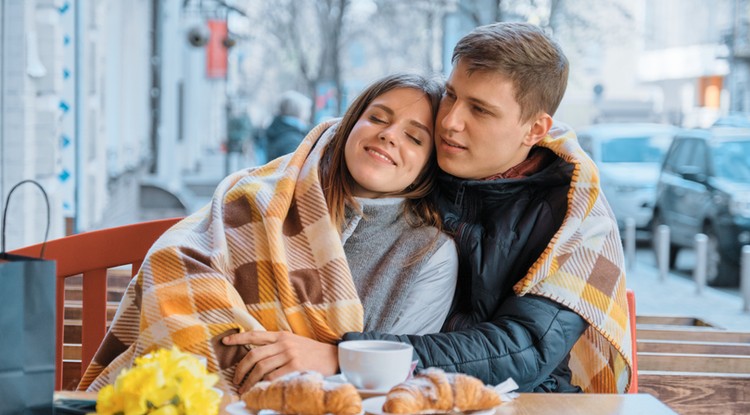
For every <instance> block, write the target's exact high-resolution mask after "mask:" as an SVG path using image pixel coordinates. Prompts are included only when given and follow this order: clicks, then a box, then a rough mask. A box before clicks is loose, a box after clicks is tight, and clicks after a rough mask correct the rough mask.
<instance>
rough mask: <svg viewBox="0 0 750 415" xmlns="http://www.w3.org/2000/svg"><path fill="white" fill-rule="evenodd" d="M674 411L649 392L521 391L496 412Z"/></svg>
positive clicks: (652, 414) (606, 414) (621, 414)
mask: <svg viewBox="0 0 750 415" xmlns="http://www.w3.org/2000/svg"><path fill="white" fill-rule="evenodd" d="M625 414H627V415H640V414H648V415H668V414H669V415H674V414H676V412H674V411H673V410H671V409H669V407H668V406H667V405H665V404H664V403H662V402H661V401H659V400H658V399H656V398H655V397H653V396H652V395H648V394H642V393H639V394H625V395H614V394H601V395H600V394H583V393H576V394H563V393H522V394H520V396H519V397H518V398H516V399H515V400H513V401H512V402H508V403H505V404H503V405H501V406H500V407H498V409H497V411H495V415H625Z"/></svg>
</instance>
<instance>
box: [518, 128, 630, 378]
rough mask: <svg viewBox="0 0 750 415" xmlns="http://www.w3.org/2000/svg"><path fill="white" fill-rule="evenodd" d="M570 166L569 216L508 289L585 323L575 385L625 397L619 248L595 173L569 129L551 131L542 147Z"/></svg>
mask: <svg viewBox="0 0 750 415" xmlns="http://www.w3.org/2000/svg"><path fill="white" fill-rule="evenodd" d="M539 145H540V146H542V147H547V148H549V149H551V150H552V151H554V152H555V154H557V155H558V156H559V157H562V158H563V159H565V160H566V161H567V162H569V163H572V164H574V165H575V168H574V171H573V180H572V183H571V187H570V191H569V193H568V212H567V214H566V216H565V219H564V220H563V224H562V226H561V227H560V229H559V230H558V231H557V233H556V234H555V236H554V237H553V238H552V241H551V242H550V244H549V245H548V246H547V249H546V250H545V251H544V253H543V254H542V255H541V256H540V257H539V259H537V261H536V262H535V263H534V265H533V266H532V267H531V269H530V270H529V272H528V274H527V275H526V277H524V278H523V279H522V280H521V281H519V282H518V283H517V284H516V286H515V287H514V290H515V292H516V294H517V295H524V294H529V293H530V294H535V295H539V296H543V297H547V298H549V299H551V300H553V301H556V302H558V303H560V304H563V305H565V306H566V307H568V308H570V309H572V310H573V311H575V312H576V313H578V314H580V315H581V316H582V317H583V318H584V319H586V321H588V323H589V328H587V329H586V331H585V332H584V334H583V336H581V338H580V340H579V341H578V342H577V343H576V344H575V346H573V350H572V351H571V358H570V369H571V371H572V373H573V379H572V380H573V384H575V385H579V386H580V387H581V388H582V389H583V390H584V391H586V392H592V393H623V392H624V391H626V390H627V388H628V386H629V384H630V377H631V376H632V354H633V353H634V352H635V351H634V350H632V346H631V342H630V330H629V326H628V307H627V298H626V295H625V289H626V287H625V271H624V267H623V264H624V258H623V252H622V244H621V242H620V234H619V231H618V228H617V223H616V219H615V216H614V214H613V213H612V210H611V209H610V207H609V205H608V204H607V202H606V200H605V199H604V198H603V197H602V195H601V194H600V191H601V188H600V186H599V172H598V170H597V168H596V166H595V165H594V162H593V161H592V160H591V158H589V157H588V156H587V155H586V153H585V152H584V151H583V150H582V149H581V147H580V146H579V145H578V140H577V139H576V136H575V134H574V133H573V132H572V130H569V129H567V130H566V129H559V128H555V129H553V130H552V131H550V134H549V135H548V136H547V137H545V139H543V140H542V141H541V142H540V143H539Z"/></svg>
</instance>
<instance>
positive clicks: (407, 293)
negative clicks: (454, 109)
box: [80, 75, 457, 390]
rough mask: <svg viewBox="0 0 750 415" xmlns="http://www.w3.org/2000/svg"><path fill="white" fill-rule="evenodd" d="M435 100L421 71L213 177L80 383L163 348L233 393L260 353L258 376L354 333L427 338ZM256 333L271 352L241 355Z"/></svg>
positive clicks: (442, 252) (449, 270) (443, 275)
mask: <svg viewBox="0 0 750 415" xmlns="http://www.w3.org/2000/svg"><path fill="white" fill-rule="evenodd" d="M441 92H442V89H441V87H440V86H439V84H437V83H436V82H434V81H430V80H427V79H425V78H422V77H420V76H416V75H392V76H388V77H386V78H383V79H381V80H379V81H377V82H375V83H374V84H372V85H371V86H369V87H368V88H367V89H366V90H365V91H364V92H363V93H362V94H361V95H360V96H359V97H358V98H357V99H356V100H355V101H354V103H353V104H352V105H351V107H350V108H349V109H348V110H347V112H346V114H345V115H344V117H343V118H342V119H341V120H340V121H339V122H329V123H324V124H321V125H319V126H318V127H316V128H314V129H313V130H312V131H311V132H310V133H309V134H308V136H307V137H306V138H305V140H304V141H303V142H302V143H301V144H300V146H299V148H298V149H297V150H296V151H295V152H294V153H292V154H290V155H287V156H284V157H281V158H279V159H276V160H274V161H272V162H271V163H269V164H267V165H265V166H261V167H259V168H255V169H248V170H244V171H240V172H237V173H235V174H233V175H231V176H229V177H227V178H226V179H225V180H224V181H222V183H221V184H220V185H219V186H218V188H217V190H216V192H215V194H214V197H213V200H212V203H211V205H210V206H207V207H206V208H204V209H202V210H201V211H199V212H197V213H195V214H193V215H191V216H189V217H188V218H186V219H184V220H183V221H181V222H180V223H178V224H177V225H175V226H174V227H173V228H172V229H170V230H169V231H168V232H167V233H165V234H164V235H163V236H162V237H161V238H160V239H159V240H158V241H157V242H156V243H155V244H154V246H153V247H152V248H151V251H150V252H149V254H148V255H147V257H146V260H145V261H144V264H143V266H142V267H141V270H140V271H139V273H138V275H137V276H136V278H134V279H133V281H132V282H131V285H130V287H128V290H127V292H126V295H125V297H124V298H123V302H122V303H121V305H120V310H118V313H117V316H116V317H115V321H114V322H113V326H112V328H111V330H110V332H109V333H108V335H107V337H106V338H105V340H104V342H103V344H102V346H101V347H100V349H99V351H98V352H97V355H96V356H95V357H94V360H93V362H92V364H91V366H89V369H88V370H87V372H86V375H85V376H84V379H83V380H82V381H81V386H80V387H81V388H86V387H88V388H89V389H91V390H96V389H99V388H100V387H101V386H103V385H105V384H107V383H109V382H112V381H113V380H114V379H113V377H114V376H116V373H117V372H119V370H120V369H121V368H123V367H128V366H130V365H132V362H133V359H134V357H136V356H140V355H142V354H145V353H148V352H150V351H152V350H154V349H156V348H159V347H171V346H177V347H179V348H180V349H182V350H187V351H190V352H192V353H196V354H199V355H203V356H206V357H207V360H208V365H209V369H211V370H213V371H220V372H221V374H222V376H223V378H224V380H225V381H227V382H226V383H227V385H228V386H229V385H230V384H232V385H233V380H235V379H237V376H239V379H240V380H241V379H242V378H244V377H245V374H246V373H247V371H248V369H249V368H248V367H247V364H248V363H249V362H254V361H257V360H258V357H259V356H261V357H263V359H260V360H262V362H260V363H258V364H257V365H255V364H253V365H254V366H256V367H257V368H265V370H264V373H263V375H264V376H266V377H267V378H273V377H275V376H278V375H281V374H283V373H286V372H288V371H290V370H293V369H294V364H290V361H289V360H288V359H287V358H288V357H289V356H290V351H291V352H295V351H297V352H301V351H302V350H301V349H299V348H296V349H295V347H297V346H300V345H302V346H303V347H304V348H305V350H308V351H312V350H318V351H320V350H324V351H325V353H323V354H324V355H325V356H327V358H328V359H330V358H331V350H332V349H333V350H334V355H333V358H335V357H336V356H335V349H336V348H335V346H333V344H334V343H335V342H336V341H337V340H339V339H340V338H341V336H342V335H343V334H344V333H346V332H349V331H361V330H383V331H389V332H394V331H395V332H402V333H427V332H433V331H438V330H439V329H440V327H441V325H442V323H443V320H444V319H445V317H446V315H447V313H448V309H449V307H450V302H451V301H452V298H453V291H454V289H455V285H456V273H457V253H456V250H455V245H454V244H453V241H452V240H451V239H450V238H449V237H448V236H446V235H445V234H443V233H442V232H441V231H440V220H439V216H438V213H437V211H436V209H435V207H434V206H433V205H432V203H431V202H430V199H429V198H428V196H429V194H430V192H431V190H432V187H433V181H434V176H435V169H436V161H435V154H434V144H433V128H434V119H435V114H436V113H437V108H438V105H439V100H440V96H441ZM265 331H268V332H269V333H267V334H268V335H270V336H276V337H275V338H276V339H277V340H278V339H279V338H280V339H281V341H274V340H269V339H266V340H264V341H262V342H260V344H263V345H266V346H263V347H258V348H256V350H259V353H255V352H253V353H248V352H247V348H246V347H245V345H246V344H251V343H256V344H258V343H259V342H258V341H257V339H253V338H247V339H245V338H243V337H242V336H243V335H247V334H251V333H258V332H265ZM235 333H239V337H231V336H230V338H229V339H228V340H224V341H222V339H223V338H225V337H227V335H231V334H235ZM228 345H229V346H228ZM290 345H293V346H291V347H286V346H290ZM308 346H309V348H308ZM319 354H320V353H318V354H309V355H307V357H312V356H317V355H319ZM238 362H241V363H240V364H239V365H237V363H238ZM292 363H294V361H292ZM308 363H309V361H308V362H307V363H305V365H306V366H309V364H308ZM300 364H301V363H300ZM235 369H237V376H235ZM257 373H258V372H257V371H256V374H257ZM326 374H328V373H326ZM238 383H239V382H238ZM244 384H245V385H247V386H249V382H245V383H244ZM229 388H234V386H229Z"/></svg>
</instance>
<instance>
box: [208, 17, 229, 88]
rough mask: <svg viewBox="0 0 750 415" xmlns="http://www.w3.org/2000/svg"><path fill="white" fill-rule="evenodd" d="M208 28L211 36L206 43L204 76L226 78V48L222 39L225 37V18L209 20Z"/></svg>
mask: <svg viewBox="0 0 750 415" xmlns="http://www.w3.org/2000/svg"><path fill="white" fill-rule="evenodd" d="M208 30H210V31H211V37H210V38H209V39H208V43H207V44H206V77H208V78H226V76H227V48H226V47H225V46H224V39H226V37H227V22H226V20H209V21H208Z"/></svg>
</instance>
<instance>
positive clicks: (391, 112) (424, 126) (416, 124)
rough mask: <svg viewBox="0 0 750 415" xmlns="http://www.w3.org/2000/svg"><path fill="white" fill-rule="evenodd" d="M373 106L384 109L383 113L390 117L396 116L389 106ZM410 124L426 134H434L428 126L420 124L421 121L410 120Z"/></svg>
mask: <svg viewBox="0 0 750 415" xmlns="http://www.w3.org/2000/svg"><path fill="white" fill-rule="evenodd" d="M372 106H373V107H378V108H380V109H382V110H383V111H385V112H387V113H388V114H389V115H393V114H394V112H393V110H392V109H390V108H389V107H388V106H386V105H383V104H372ZM409 124H411V125H413V126H415V127H417V128H419V129H421V130H425V132H426V133H427V134H430V135H432V132H431V131H430V129H429V128H427V126H426V125H424V124H422V123H421V122H419V121H417V120H409Z"/></svg>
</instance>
